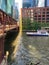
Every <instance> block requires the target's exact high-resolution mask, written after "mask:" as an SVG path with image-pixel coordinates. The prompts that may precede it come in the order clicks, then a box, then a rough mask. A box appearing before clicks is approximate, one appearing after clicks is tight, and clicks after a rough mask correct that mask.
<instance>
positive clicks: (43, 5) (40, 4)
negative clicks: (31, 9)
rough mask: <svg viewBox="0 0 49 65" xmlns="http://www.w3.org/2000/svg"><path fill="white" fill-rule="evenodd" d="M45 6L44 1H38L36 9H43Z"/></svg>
mask: <svg viewBox="0 0 49 65" xmlns="http://www.w3.org/2000/svg"><path fill="white" fill-rule="evenodd" d="M45 6H46V0H38V7H45Z"/></svg>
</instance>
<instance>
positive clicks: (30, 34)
mask: <svg viewBox="0 0 49 65" xmlns="http://www.w3.org/2000/svg"><path fill="white" fill-rule="evenodd" d="M26 35H27V36H49V34H37V33H26Z"/></svg>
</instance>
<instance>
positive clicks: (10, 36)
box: [4, 31, 19, 62]
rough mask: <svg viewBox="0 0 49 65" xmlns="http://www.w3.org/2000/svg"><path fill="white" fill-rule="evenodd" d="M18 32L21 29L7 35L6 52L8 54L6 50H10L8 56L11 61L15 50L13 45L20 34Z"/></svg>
mask: <svg viewBox="0 0 49 65" xmlns="http://www.w3.org/2000/svg"><path fill="white" fill-rule="evenodd" d="M18 32H19V31H13V32H7V35H6V37H5V46H4V53H5V54H6V51H9V57H8V61H9V62H10V61H11V54H12V53H13V51H14V47H13V46H12V42H13V41H14V40H15V38H16V37H17V36H18Z"/></svg>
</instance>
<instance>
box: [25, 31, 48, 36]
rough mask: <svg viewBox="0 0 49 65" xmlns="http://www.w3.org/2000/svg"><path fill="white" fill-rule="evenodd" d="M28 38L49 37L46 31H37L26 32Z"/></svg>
mask: <svg viewBox="0 0 49 65" xmlns="http://www.w3.org/2000/svg"><path fill="white" fill-rule="evenodd" d="M26 35H28V36H49V33H48V32H47V31H46V30H38V31H37V32H26Z"/></svg>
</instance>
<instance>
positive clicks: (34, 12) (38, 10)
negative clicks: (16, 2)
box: [22, 7, 49, 22]
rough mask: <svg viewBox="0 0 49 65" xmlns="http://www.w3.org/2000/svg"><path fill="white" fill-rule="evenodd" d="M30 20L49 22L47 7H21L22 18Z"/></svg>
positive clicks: (48, 9) (48, 8)
mask: <svg viewBox="0 0 49 65" xmlns="http://www.w3.org/2000/svg"><path fill="white" fill-rule="evenodd" d="M28 17H29V18H30V19H31V20H32V21H37V22H49V7H35V8H22V18H28Z"/></svg>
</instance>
